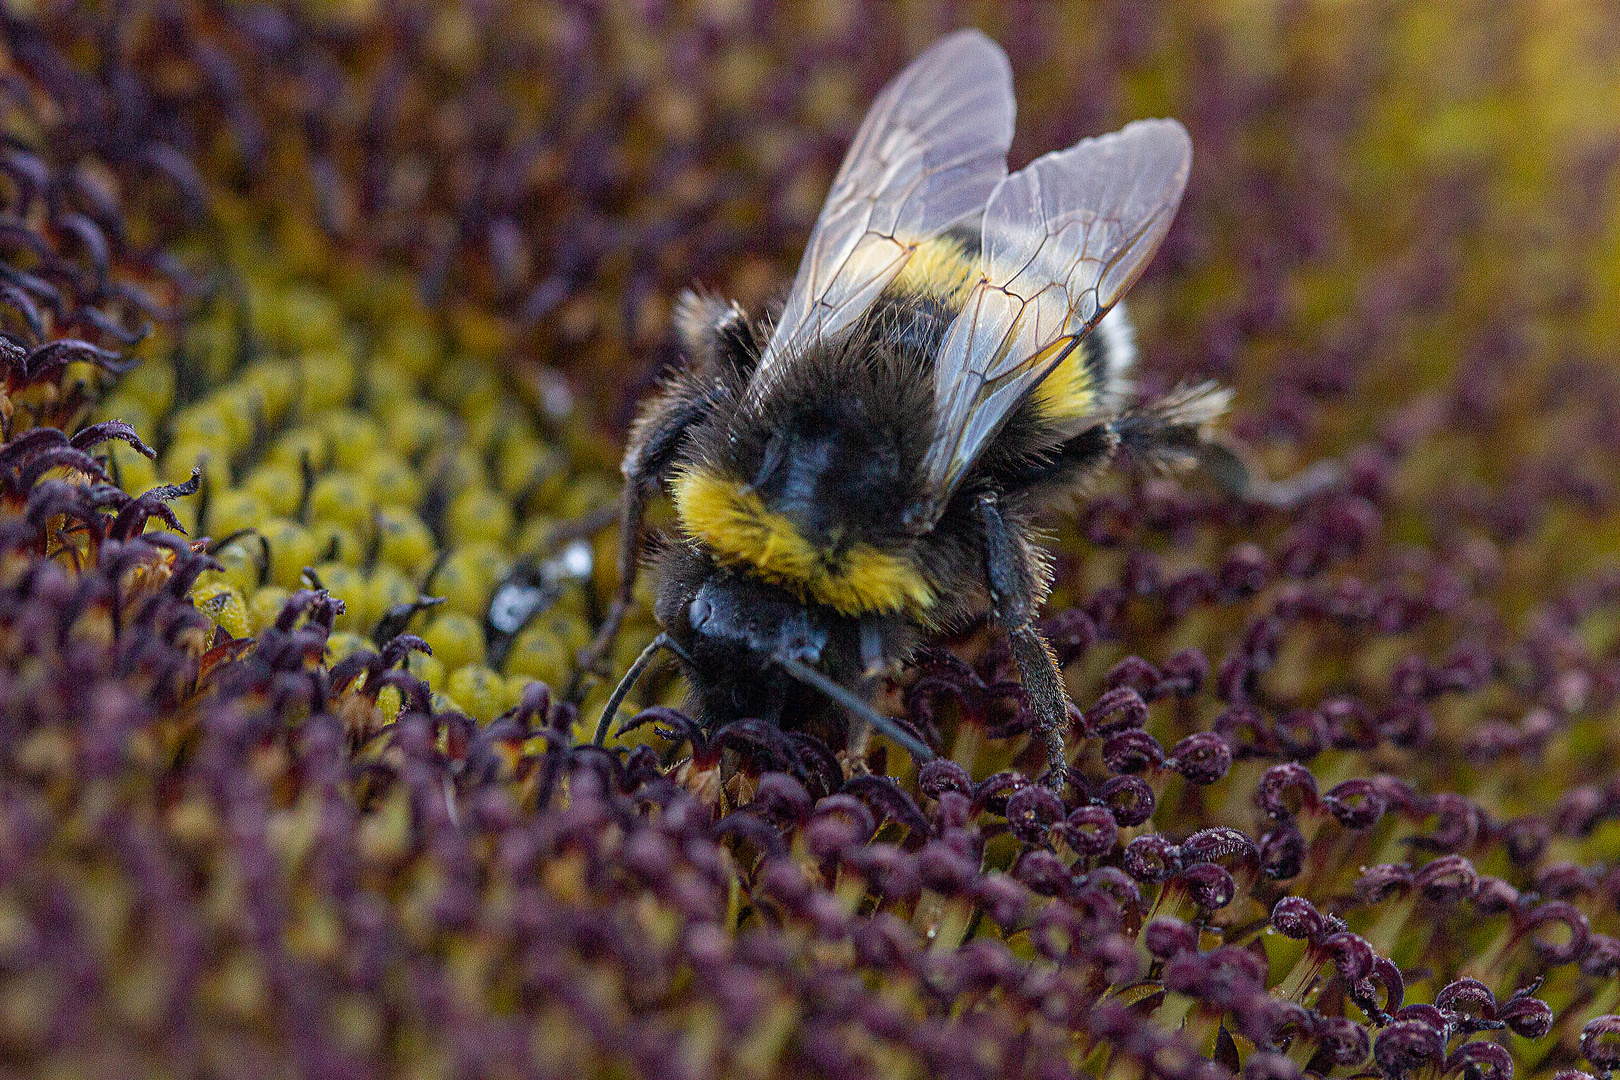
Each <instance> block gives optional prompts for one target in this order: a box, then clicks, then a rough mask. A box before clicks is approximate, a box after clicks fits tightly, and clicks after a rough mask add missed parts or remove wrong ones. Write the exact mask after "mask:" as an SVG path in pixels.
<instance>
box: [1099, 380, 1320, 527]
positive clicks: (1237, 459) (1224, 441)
mask: <svg viewBox="0 0 1620 1080" xmlns="http://www.w3.org/2000/svg"><path fill="white" fill-rule="evenodd" d="M1230 397H1231V394H1230V392H1229V391H1227V390H1225V389H1223V388H1222V387H1220V386H1218V385H1217V384H1215V383H1204V384H1202V385H1199V386H1194V387H1190V388H1187V389H1182V390H1177V391H1176V392H1174V393H1172V394H1167V395H1165V396H1164V397H1162V398H1158V399H1156V400H1153V401H1148V402H1144V403H1142V404H1141V405H1138V406H1136V407H1135V408H1133V409H1131V410H1129V411H1127V412H1125V413H1124V414H1122V415H1121V416H1119V417H1118V418H1116V419H1115V420H1113V421H1111V422H1110V424H1109V425H1108V426H1109V427H1110V428H1112V430H1113V431H1114V432H1115V434H1116V435H1117V437H1118V440H1119V445H1120V446H1121V447H1122V448H1123V449H1124V450H1125V451H1126V452H1127V453H1128V454H1129V455H1130V456H1131V457H1132V458H1134V459H1136V460H1138V461H1140V462H1142V463H1144V464H1146V465H1149V466H1152V467H1156V468H1160V469H1167V470H1179V469H1188V468H1195V467H1196V468H1198V469H1200V470H1202V471H1203V472H1204V474H1205V475H1207V476H1208V477H1209V478H1210V479H1211V480H1213V481H1214V482H1215V483H1216V484H1217V485H1218V486H1219V487H1220V488H1221V490H1222V491H1225V492H1226V493H1227V494H1229V495H1231V496H1232V497H1233V498H1237V499H1242V500H1243V501H1245V502H1251V503H1259V504H1261V505H1263V506H1271V507H1276V508H1279V509H1284V510H1286V509H1289V508H1291V507H1294V506H1298V505H1299V504H1300V503H1302V502H1305V501H1306V500H1307V499H1310V498H1312V497H1314V496H1316V495H1318V494H1320V493H1321V492H1322V491H1324V490H1325V489H1327V488H1329V487H1332V486H1333V485H1334V484H1335V483H1337V482H1338V481H1339V480H1340V479H1341V478H1342V476H1343V474H1344V467H1343V466H1342V465H1340V464H1339V463H1338V462H1337V461H1319V462H1317V463H1316V464H1314V465H1311V466H1309V467H1308V468H1306V469H1303V470H1301V471H1300V472H1298V473H1296V474H1294V475H1293V476H1291V477H1289V478H1288V479H1286V480H1269V479H1267V478H1266V475H1265V472H1264V471H1263V470H1262V469H1261V468H1260V467H1259V463H1258V462H1256V461H1255V460H1254V457H1253V455H1252V454H1251V453H1250V452H1249V451H1248V449H1247V448H1246V447H1244V446H1243V445H1242V444H1241V443H1239V442H1238V441H1237V440H1235V439H1233V438H1232V437H1231V436H1229V435H1226V434H1224V433H1222V432H1220V431H1217V430H1216V429H1215V428H1214V427H1213V426H1212V424H1211V421H1213V420H1214V419H1215V417H1217V416H1218V415H1220V413H1221V412H1222V411H1223V410H1224V409H1225V408H1226V404H1227V402H1228V400H1229V399H1230Z"/></svg>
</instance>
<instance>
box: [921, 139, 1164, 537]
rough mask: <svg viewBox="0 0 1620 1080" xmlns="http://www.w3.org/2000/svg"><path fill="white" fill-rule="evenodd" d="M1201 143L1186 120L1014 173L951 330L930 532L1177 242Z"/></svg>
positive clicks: (940, 373) (937, 415) (943, 361)
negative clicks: (985, 456)
mask: <svg viewBox="0 0 1620 1080" xmlns="http://www.w3.org/2000/svg"><path fill="white" fill-rule="evenodd" d="M1191 165H1192V142H1191V140H1190V139H1188V137H1187V132H1186V129H1185V128H1183V127H1182V126H1181V125H1180V124H1178V123H1177V122H1176V121H1174V120H1139V121H1137V122H1136V123H1133V124H1129V125H1127V126H1126V127H1125V128H1123V129H1122V130H1120V131H1116V132H1114V133H1113V134H1111V135H1103V136H1101V137H1099V138H1094V139H1082V140H1081V141H1080V142H1079V143H1076V144H1075V145H1074V146H1072V147H1070V148H1069V149H1067V150H1063V151H1060V152H1058V153H1053V154H1047V155H1045V156H1044V157H1040V158H1037V159H1036V160H1035V161H1033V162H1031V163H1030V164H1029V166H1028V167H1027V168H1024V169H1022V170H1020V171H1019V172H1017V173H1014V174H1013V175H1011V176H1009V177H1007V178H1006V179H1005V180H1003V181H1002V182H1001V183H1000V184H999V185H998V186H997V187H996V190H995V191H994V192H993V193H992V194H991V195H990V199H989V201H988V204H987V205H986V207H985V211H984V226H983V241H982V252H983V254H982V261H983V273H984V277H983V279H982V280H981V281H980V282H979V283H978V284H977V285H976V286H975V287H974V289H973V291H972V293H970V294H969V296H968V299H967V303H965V304H964V305H963V306H962V311H961V313H960V314H958V315H957V317H956V320H955V321H954V322H953V323H952V324H951V328H950V330H949V331H947V333H946V335H945V341H944V343H943V345H942V346H941V349H940V354H939V358H938V360H937V361H936V365H935V369H934V370H935V374H934V379H935V383H934V437H933V441H932V442H931V443H930V445H929V448H928V453H927V455H926V457H925V459H924V463H923V464H924V468H925V470H926V471H927V480H928V483H927V491H928V496H929V497H928V499H927V500H926V501H925V502H923V503H921V504H920V505H918V506H916V507H913V508H912V511H911V513H910V514H909V515H908V516H909V517H910V519H911V521H912V524H913V527H920V528H922V529H927V528H929V527H931V526H932V525H933V523H934V522H935V521H937V520H938V519H939V515H940V513H941V512H942V511H943V510H944V507H945V504H946V503H947V502H948V501H949V500H950V497H951V494H952V493H953V492H954V491H955V490H956V487H957V485H958V484H959V483H961V480H962V477H963V475H964V474H965V473H966V472H967V469H968V467H969V466H970V465H972V463H973V462H974V460H975V459H976V458H977V457H978V456H979V454H980V453H981V452H982V451H983V450H984V448H985V446H987V445H988V444H989V443H990V440H991V439H993V438H994V437H995V435H996V433H997V432H999V431H1000V430H1001V427H1002V425H1003V424H1004V423H1006V421H1007V418H1008V417H1009V416H1011V415H1012V413H1013V411H1014V410H1015V409H1017V407H1018V405H1019V404H1020V403H1021V402H1022V401H1023V400H1024V399H1025V398H1026V397H1027V396H1028V395H1029V394H1030V392H1031V391H1032V390H1034V389H1035V387H1036V386H1038V385H1039V384H1040V381H1041V380H1042V379H1043V378H1045V377H1046V375H1047V374H1048V373H1049V372H1051V370H1052V369H1053V368H1054V367H1056V366H1057V365H1058V363H1059V362H1060V361H1062V359H1063V358H1064V357H1065V356H1066V355H1068V352H1069V350H1070V349H1072V348H1074V347H1075V345H1077V344H1078V343H1079V341H1080V339H1081V338H1083V337H1084V336H1085V335H1086V334H1087V333H1088V332H1089V331H1090V330H1091V328H1092V327H1093V326H1095V325H1096V324H1097V322H1098V320H1099V319H1101V318H1102V317H1103V316H1104V315H1105V314H1107V312H1108V309H1109V308H1110V307H1112V306H1113V305H1114V304H1115V303H1116V302H1118V300H1119V298H1120V297H1121V296H1122V295H1124V293H1125V291H1126V290H1127V289H1128V288H1130V286H1131V283H1132V282H1133V281H1135V280H1136V277H1137V275H1138V274H1140V273H1141V272H1142V268H1143V266H1145V265H1146V264H1147V261H1148V259H1150V258H1151V257H1152V256H1153V252H1154V251H1155V250H1156V249H1157V248H1158V246H1159V242H1160V241H1161V240H1163V239H1164V234H1165V232H1166V230H1168V229H1169V228H1170V221H1171V219H1172V218H1173V217H1175V212H1176V207H1177V206H1178V205H1179V204H1180V202H1181V193H1182V191H1183V190H1184V189H1185V188H1186V186H1187V173H1188V170H1189V169H1190V168H1191Z"/></svg>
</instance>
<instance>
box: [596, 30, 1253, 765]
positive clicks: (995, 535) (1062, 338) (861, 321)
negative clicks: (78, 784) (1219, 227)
mask: <svg viewBox="0 0 1620 1080" xmlns="http://www.w3.org/2000/svg"><path fill="white" fill-rule="evenodd" d="M1013 112H1014V99H1013V89H1012V73H1011V69H1010V67H1009V65H1008V63H1007V58H1006V55H1005V54H1004V53H1003V52H1002V50H1001V48H1000V47H999V46H997V45H996V44H995V43H994V42H992V41H991V40H990V39H989V38H987V37H985V36H984V35H983V34H981V33H979V32H977V31H973V30H966V31H961V32H958V33H956V34H953V35H951V36H949V37H946V38H944V39H942V40H940V41H938V42H937V43H935V44H934V45H933V46H932V47H930V48H929V49H928V50H927V51H926V52H924V53H923V54H922V55H921V56H919V57H918V58H917V59H916V60H915V61H914V62H913V63H912V64H911V65H910V66H909V67H907V68H906V69H905V70H904V71H903V72H901V73H900V75H898V76H897V77H896V78H895V79H894V80H893V81H892V82H891V83H889V84H888V86H886V87H885V88H884V89H883V91H882V92H881V93H880V94H879V95H878V97H877V99H876V101H875V102H874V103H873V105H872V108H871V111H870V112H869V113H868V114H867V116H866V118H865V119H864V121H863V122H862V123H861V126H860V128H859V129H858V131H857V132H856V135H855V140H854V143H853V145H852V146H851V147H850V149H849V151H848V155H847V156H846V157H845V159H844V162H843V164H842V166H841V168H840V169H839V171H838V174H837V176H836V178H835V179H834V181H833V184H832V189H831V191H830V193H829V194H828V196H827V202H826V206H825V207H824V208H823V209H822V211H821V215H820V217H819V219H818V220H817V222H816V224H815V227H814V229H813V231H812V232H811V234H810V239H809V244H808V247H807V248H806V250H805V252H804V256H803V260H802V261H801V263H800V265H799V270H798V274H797V276H796V277H795V279H794V282H793V286H792V289H791V291H789V293H788V294H787V297H786V300H785V302H784V303H783V304H782V306H781V308H780V312H779V313H778V314H777V315H776V316H775V317H774V318H772V317H769V316H765V317H761V318H750V317H749V316H748V315H747V314H746V313H745V312H744V311H743V310H742V309H741V308H739V307H738V306H737V305H736V304H735V303H730V302H727V301H725V300H722V299H719V298H715V297H712V296H706V295H702V294H699V293H687V294H685V295H684V296H683V297H682V298H681V300H680V303H679V305H678V307H677V312H676V329H677V333H678V335H679V339H680V343H681V345H682V349H683V353H684V357H685V366H684V368H683V369H681V370H679V371H677V372H676V373H674V374H673V375H671V376H669V377H668V378H667V379H666V381H665V382H664V383H663V385H662V386H661V387H660V388H659V389H658V390H657V391H656V393H655V394H654V395H653V396H652V397H651V399H650V400H649V401H647V402H646V404H645V405H644V406H643V407H642V409H641V411H640V415H639V417H638V419H637V420H636V422H635V424H634V426H633V428H632V431H631V435H630V439H629V444H628V449H627V451H626V453H625V457H624V464H623V472H624V488H623V499H622V503H621V507H620V515H621V522H620V523H621V529H622V532H621V538H622V545H621V551H620V586H619V590H618V593H617V594H616V596H615V598H614V599H613V602H612V604H611V607H610V608H609V609H608V611H607V612H606V617H605V619H604V621H603V623H602V626H601V629H600V633H599V635H598V637H597V639H596V641H595V642H594V644H593V645H592V647H591V648H589V649H587V650H586V652H585V654H584V655H583V656H582V663H584V664H585V665H587V666H591V665H594V663H596V662H597V661H599V660H600V658H601V657H602V656H604V655H606V654H607V650H608V648H609V647H610V645H611V643H612V641H613V639H614V636H615V635H616V633H617V631H618V627H619V623H620V621H621V620H622V618H623V616H624V614H625V611H626V608H627V607H628V605H629V603H630V595H631V589H632V587H633V584H634V581H635V577H636V574H637V571H638V568H639V566H640V563H641V561H642V558H643V552H644V548H645V547H646V544H645V538H644V536H643V531H644V530H643V517H644V511H645V508H646V506H647V504H648V501H649V500H650V499H652V498H656V497H659V496H660V495H665V494H667V495H668V497H669V498H670V499H671V500H672V502H673V504H674V511H675V515H676V518H677V520H678V523H679V535H678V536H677V537H674V538H672V539H671V541H670V542H668V543H665V544H663V545H662V546H661V548H660V550H658V551H657V552H656V553H655V554H654V555H653V557H652V559H651V572H652V573H653V574H654V575H655V582H656V586H657V588H656V597H657V599H656V603H655V614H656V616H657V619H658V621H659V623H660V624H661V626H662V627H663V633H662V634H661V635H659V637H658V638H657V639H655V641H654V642H653V644H652V645H651V646H649V648H648V650H647V652H645V653H644V654H643V655H642V657H641V658H640V659H638V660H637V662H636V663H635V665H633V667H632V669H631V670H630V672H628V673H627V674H626V676H625V678H624V679H623V681H622V682H621V683H620V685H619V687H618V689H617V690H616V691H615V692H614V695H613V697H612V698H611V699H610V702H609V705H608V707H607V708H606V709H605V710H604V712H603V715H602V717H601V721H600V723H599V726H598V729H597V741H598V742H600V741H602V739H603V737H604V736H605V734H606V733H607V731H608V730H609V727H610V725H611V722H612V719H613V716H614V714H615V712H616V710H617V707H618V705H619V703H620V702H621V701H622V699H623V697H624V695H625V693H626V692H627V691H628V689H629V688H630V686H631V685H632V684H633V682H634V681H635V679H636V678H637V677H638V676H639V674H640V673H641V671H642V670H643V669H644V668H645V666H646V665H647V663H648V662H649V661H650V660H651V659H652V657H653V656H654V654H655V653H656V652H657V650H659V649H664V648H667V649H669V650H671V651H672V652H674V653H675V654H676V656H677V657H678V658H679V661H680V663H681V666H682V668H683V669H684V673H685V675H686V677H687V681H688V683H689V684H690V687H691V707H692V709H693V710H694V712H695V715H696V716H697V717H698V718H699V719H700V721H701V722H702V723H704V724H705V725H708V726H711V727H712V726H716V725H720V724H724V723H726V722H729V721H731V720H736V719H742V718H749V717H757V718H763V719H766V720H767V721H769V722H772V723H776V724H779V725H790V726H794V727H805V728H809V729H812V730H818V731H831V732H834V733H836V734H837V735H839V736H840V737H846V738H847V737H850V736H854V735H858V734H859V732H860V725H870V726H871V727H873V728H876V729H877V730H879V731H881V732H882V733H883V734H885V735H886V736H888V737H889V738H890V739H891V740H892V741H894V742H896V743H898V744H899V745H900V746H902V747H903V748H904V749H906V750H907V752H909V753H910V754H912V755H913V757H914V758H916V759H918V760H926V759H928V758H929V757H931V756H932V753H931V751H930V749H929V748H928V746H927V745H925V744H924V743H923V741H922V740H920V739H919V738H917V737H916V736H915V735H914V734H913V733H912V732H910V731H909V730H907V729H906V728H905V727H904V726H902V725H901V724H899V723H897V722H896V721H894V720H893V719H891V718H889V717H886V716H883V715H881V714H879V713H878V712H877V710H876V709H874V708H873V707H872V706H871V704H870V698H871V692H872V691H873V689H874V688H875V685H876V682H877V680H878V679H880V678H883V677H885V676H889V675H892V674H894V673H895V672H897V670H898V669H900V668H901V667H902V666H903V665H904V664H905V662H906V661H907V659H908V658H909V657H910V656H911V655H912V653H913V652H914V650H915V649H916V648H917V647H918V646H919V645H920V644H921V643H922V642H923V641H925V640H926V639H927V638H928V637H930V636H931V635H936V634H939V633H941V632H943V631H947V630H950V629H951V628H959V627H962V626H964V625H966V624H968V623H969V622H970V621H971V620H973V619H975V618H978V617H982V616H983V615H985V614H986V613H988V615H989V617H990V619H991V621H992V622H993V624H994V625H995V626H996V627H998V628H999V629H1000V630H1001V631H1004V632H1005V633H1006V634H1007V635H1008V636H1009V638H1010V641H1011V646H1012V653H1013V656H1014V658H1015V659H1016V662H1017V665H1018V669H1019V673H1020V675H1021V677H1022V681H1023V685H1024V687H1025V690H1026V692H1027V693H1028V696H1029V701H1030V704H1031V706H1032V708H1033V712H1034V714H1035V716H1036V719H1037V723H1038V735H1039V737H1040V738H1042V739H1043V740H1044V743H1045V749H1046V757H1047V763H1048V771H1047V774H1046V779H1047V782H1048V783H1050V784H1052V785H1053V786H1061V785H1062V783H1063V777H1064V771H1065V770H1064V767H1063V766H1064V736H1065V732H1066V730H1067V728H1068V724H1069V721H1068V716H1067V710H1066V701H1067V699H1066V695H1065V691H1064V688H1063V680H1062V675H1061V673H1060V671H1059V669H1058V666H1057V663H1056V661H1055V660H1054V658H1053V654H1052V651H1051V648H1050V647H1049V646H1048V645H1047V643H1046V641H1045V640H1044V639H1043V638H1042V636H1041V634H1040V631H1039V630H1038V629H1037V628H1036V625H1035V621H1034V620H1035V616H1036V613H1037V611H1038V610H1039V609H1040V606H1041V603H1042V601H1043V600H1044V598H1045V596H1046V594H1047V591H1048V589H1049V586H1050V583H1051V573H1050V570H1049V568H1048V564H1047V560H1046V558H1045V556H1044V554H1043V552H1042V550H1041V548H1040V547H1039V546H1038V544H1037V543H1036V541H1035V538H1034V531H1033V530H1034V523H1035V521H1036V519H1037V515H1038V514H1040V513H1041V512H1042V511H1043V510H1044V509H1046V508H1048V507H1049V506H1050V505H1051V504H1052V503H1053V502H1055V501H1057V500H1058V499H1059V498H1061V497H1063V496H1065V495H1072V493H1073V492H1074V490H1075V488H1076V486H1077V485H1079V484H1081V483H1082V482H1083V481H1084V480H1085V479H1086V478H1087V477H1090V476H1092V475H1093V474H1095V473H1096V472H1097V471H1098V470H1100V469H1102V468H1103V467H1104V466H1105V465H1107V464H1108V463H1109V461H1110V459H1112V458H1113V457H1114V456H1115V454H1116V453H1118V452H1120V451H1121V450H1125V451H1128V452H1129V454H1130V455H1131V456H1132V457H1133V458H1135V459H1137V460H1139V461H1143V462H1146V463H1149V464H1152V465H1157V466H1163V467H1180V466H1187V465H1192V464H1197V463H1198V462H1200V461H1201V460H1209V461H1212V462H1214V463H1215V464H1216V465H1217V467H1226V468H1227V469H1228V471H1231V469H1232V468H1236V467H1237V466H1236V465H1235V464H1234V462H1233V461H1232V460H1231V457H1230V455H1229V454H1227V455H1223V454H1221V453H1220V452H1218V449H1217V450H1212V449H1211V448H1218V446H1219V443H1218V441H1216V440H1214V439H1212V437H1211V430H1210V424H1211V421H1213V420H1214V419H1215V418H1216V417H1217V416H1218V414H1219V413H1220V412H1221V411H1222V409H1223V408H1224V406H1225V404H1226V402H1227V397H1228V394H1227V391H1225V390H1223V389H1221V388H1219V387H1216V386H1214V385H1212V384H1206V385H1203V386H1199V387H1195V388H1190V389H1186V390H1182V391H1178V392H1176V393H1174V394H1172V395H1170V396H1168V397H1165V398H1162V399H1159V400H1155V401H1149V402H1145V403H1132V402H1131V400H1130V396H1129V394H1128V382H1127V374H1128V372H1129V370H1130V366H1131V362H1132V359H1133V345H1132V334H1131V328H1130V324H1129V323H1128V321H1127V320H1126V316H1125V312H1124V309H1123V307H1121V306H1120V304H1119V301H1120V298H1121V297H1122V296H1123V294H1124V293H1125V291H1126V290H1127V289H1128V288H1129V287H1130V285H1131V283H1132V282H1133V281H1134V280H1135V279H1136V277H1137V276H1138V275H1139V274H1140V273H1141V271H1142V268H1143V267H1144V266H1145V265H1146V264H1147V262H1148V260H1149V259H1150V258H1151V257H1152V256H1153V253H1154V251H1155V250H1156V249H1157V248H1158V246H1159V244H1160V242H1161V241H1162V240H1163V238H1164V235H1165V233H1166V231H1167V230H1168V229H1169V227H1170V222H1171V219H1172V218H1173V217H1174V215H1175V212H1176V208H1177V206H1178V205H1179V203H1180V201H1181V196H1182V192H1183V190H1184V189H1185V187H1186V184H1187V176H1188V171H1189V168H1190V166H1191V161H1192V146H1191V141H1190V140H1189V138H1188V136H1187V132H1186V130H1185V129H1184V128H1183V127H1182V126H1181V125H1180V124H1179V123H1177V122H1176V121H1174V120H1142V121H1137V122H1135V123H1132V124H1129V125H1127V126H1126V127H1125V128H1123V129H1122V130H1120V131H1117V132H1114V133H1113V134H1109V135H1104V136H1101V137H1097V138H1088V139H1083V140H1081V141H1080V142H1079V143H1077V144H1075V145H1074V146H1072V147H1070V148H1069V149H1067V150H1063V151H1059V152H1055V153H1050V154H1047V155H1045V156H1044V157H1041V158H1038V159H1036V160H1035V161H1033V162H1032V163H1030V164H1029V165H1028V166H1027V167H1026V168H1023V169H1021V170H1019V171H1018V172H1015V173H1012V174H1010V175H1009V174H1008V171H1007V163H1006V158H1007V148H1008V146H1009V144H1010V143H1011V140H1012V134H1013ZM851 720H853V721H855V723H856V724H857V727H856V728H854V729H851V728H850V726H849V725H850V722H851Z"/></svg>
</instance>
